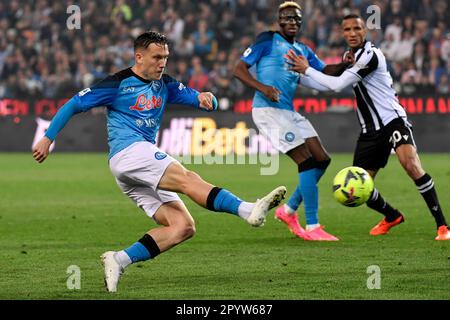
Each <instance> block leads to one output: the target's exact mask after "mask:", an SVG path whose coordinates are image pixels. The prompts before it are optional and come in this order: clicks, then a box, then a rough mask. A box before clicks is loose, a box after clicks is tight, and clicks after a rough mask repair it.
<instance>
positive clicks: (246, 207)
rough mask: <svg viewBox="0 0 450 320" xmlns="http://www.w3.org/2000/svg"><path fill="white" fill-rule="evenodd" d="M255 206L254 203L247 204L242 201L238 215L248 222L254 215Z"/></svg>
mask: <svg viewBox="0 0 450 320" xmlns="http://www.w3.org/2000/svg"><path fill="white" fill-rule="evenodd" d="M254 206H255V203H254V202H245V201H242V202H241V204H240V205H239V207H238V215H239V217H241V218H243V219H245V220H247V218H248V217H249V216H250V214H251V213H252V210H253V207H254Z"/></svg>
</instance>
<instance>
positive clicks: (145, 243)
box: [115, 233, 161, 267]
mask: <svg viewBox="0 0 450 320" xmlns="http://www.w3.org/2000/svg"><path fill="white" fill-rule="evenodd" d="M160 253H161V251H160V249H159V247H158V245H157V244H156V242H155V240H154V239H153V238H152V236H150V235H149V234H147V233H146V234H145V235H144V236H143V237H142V238H141V239H139V240H138V242H135V243H134V244H132V245H131V246H130V247H128V248H126V249H125V250H122V251H119V252H117V254H116V257H115V258H116V260H118V262H119V264H120V265H122V267H126V266H127V265H128V264H130V263H135V262H139V261H146V260H149V259H153V258H154V257H156V256H157V255H158V254H160ZM127 258H129V259H130V260H128V259H127Z"/></svg>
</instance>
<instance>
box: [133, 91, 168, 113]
mask: <svg viewBox="0 0 450 320" xmlns="http://www.w3.org/2000/svg"><path fill="white" fill-rule="evenodd" d="M161 107H162V98H161V97H158V98H157V97H155V96H152V97H151V98H149V99H147V97H146V96H145V94H140V95H139V96H138V97H137V99H136V103H135V104H134V105H132V106H130V110H136V111H145V110H152V109H155V108H161Z"/></svg>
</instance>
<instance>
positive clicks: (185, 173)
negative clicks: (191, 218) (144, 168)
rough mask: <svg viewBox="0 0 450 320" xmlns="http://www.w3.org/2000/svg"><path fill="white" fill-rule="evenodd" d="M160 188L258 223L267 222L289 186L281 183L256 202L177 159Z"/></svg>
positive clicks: (162, 180)
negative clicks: (194, 170) (237, 193)
mask: <svg viewBox="0 0 450 320" xmlns="http://www.w3.org/2000/svg"><path fill="white" fill-rule="evenodd" d="M158 188H161V189H163V190H168V191H174V192H180V193H183V194H185V195H187V196H188V197H189V198H191V199H192V200H193V201H194V202H196V203H197V204H199V205H200V206H202V207H204V208H206V209H209V210H211V211H217V212H227V213H231V214H233V215H236V216H239V217H241V218H243V219H244V220H246V221H247V222H248V223H250V224H251V225H252V226H254V227H259V226H262V225H264V220H265V217H266V215H267V213H268V211H269V210H270V209H272V208H273V207H275V206H277V205H278V204H279V203H280V202H281V201H282V200H283V199H284V196H285V194H286V187H284V186H280V187H277V188H275V189H274V190H272V191H271V192H270V193H269V194H267V195H266V196H264V197H262V198H261V199H259V200H257V201H256V202H246V201H243V200H241V199H240V198H238V197H237V196H236V195H234V194H233V193H231V192H230V191H228V190H226V189H223V188H219V187H216V186H213V185H212V184H210V183H208V182H206V181H204V180H203V179H202V178H201V177H200V176H199V175H198V174H197V173H195V172H193V171H190V170H187V169H186V168H184V167H183V166H182V165H181V164H180V163H178V162H173V163H172V164H171V165H170V166H169V167H168V168H167V170H166V172H165V173H164V176H163V177H162V178H161V181H160V183H159V185H158Z"/></svg>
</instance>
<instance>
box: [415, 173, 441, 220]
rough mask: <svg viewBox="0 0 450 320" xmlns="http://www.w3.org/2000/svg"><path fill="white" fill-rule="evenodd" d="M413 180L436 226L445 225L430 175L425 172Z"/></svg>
mask: <svg viewBox="0 0 450 320" xmlns="http://www.w3.org/2000/svg"><path fill="white" fill-rule="evenodd" d="M414 182H415V183H416V186H417V190H419V192H420V194H421V195H422V197H423V198H424V200H425V202H426V203H427V206H428V209H429V210H430V212H431V214H432V215H433V217H434V220H435V221H436V225H437V227H438V228H439V227H440V226H444V225H447V222H446V221H445V217H444V214H443V213H442V209H441V206H440V204H439V200H438V197H437V194H436V189H435V188H434V182H433V179H432V178H431V176H430V175H428V174H427V173H425V175H424V176H423V177H421V178H419V179H417V180H415V181H414Z"/></svg>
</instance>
